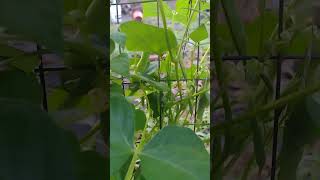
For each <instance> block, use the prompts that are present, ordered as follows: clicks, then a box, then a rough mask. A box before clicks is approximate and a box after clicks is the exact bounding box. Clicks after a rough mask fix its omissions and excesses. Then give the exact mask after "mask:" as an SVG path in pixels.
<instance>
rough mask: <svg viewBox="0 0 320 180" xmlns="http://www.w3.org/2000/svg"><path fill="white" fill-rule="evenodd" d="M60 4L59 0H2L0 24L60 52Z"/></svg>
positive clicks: (10, 30)
mask: <svg viewBox="0 0 320 180" xmlns="http://www.w3.org/2000/svg"><path fill="white" fill-rule="evenodd" d="M62 5H63V2H62V1H61V0H45V1H43V0H32V1H19V0H4V1H2V2H1V6H0V12H1V13H0V26H2V27H4V28H6V29H7V30H8V31H9V33H12V34H19V35H20V36H22V37H23V38H26V39H28V40H34V41H37V42H39V43H41V44H42V45H44V46H46V47H47V48H49V49H50V50H53V51H55V52H58V53H61V52H62V50H63V48H62V47H63V38H62V32H61V29H62V12H63V8H62V7H63V6H62ZM13 22H14V23H13ZM48 22H50V23H48Z"/></svg>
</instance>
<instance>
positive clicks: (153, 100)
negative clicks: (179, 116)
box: [148, 92, 160, 118]
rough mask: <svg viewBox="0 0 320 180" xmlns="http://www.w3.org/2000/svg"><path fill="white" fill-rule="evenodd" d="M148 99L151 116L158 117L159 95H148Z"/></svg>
mask: <svg viewBox="0 0 320 180" xmlns="http://www.w3.org/2000/svg"><path fill="white" fill-rule="evenodd" d="M148 99H149V103H150V104H149V105H150V108H151V109H152V112H153V113H152V116H153V118H157V117H159V116H160V102H159V100H160V98H159V93H157V92H154V93H151V94H149V95H148Z"/></svg>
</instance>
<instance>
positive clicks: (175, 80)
mask: <svg viewBox="0 0 320 180" xmlns="http://www.w3.org/2000/svg"><path fill="white" fill-rule="evenodd" d="M163 1H176V0H163ZM143 3H157V26H158V27H160V9H159V2H158V1H157V0H148V1H135V2H125V3H124V2H119V0H116V3H110V7H112V6H116V24H120V17H119V12H118V6H121V5H126V4H143ZM200 4H201V3H199V7H198V8H199V9H198V10H199V12H198V26H200V25H201V12H200V10H201V9H200V8H201V6H200ZM186 43H191V42H189V41H188V42H186ZM119 51H120V52H121V49H120V48H119ZM196 53H197V54H196V56H197V57H196V63H197V65H196V72H197V73H198V72H199V62H200V44H199V46H198V47H197V52H196ZM160 66H161V61H160V58H158V75H159V79H158V81H159V82H166V81H171V82H177V83H180V82H182V81H184V82H187V81H194V83H195V87H196V89H195V93H197V92H198V91H199V89H198V82H199V81H201V80H207V79H201V78H198V79H169V80H167V79H161V77H160ZM129 84H131V83H130V82H125V81H124V79H123V78H122V88H123V91H125V85H129ZM162 98H163V92H160V94H159V100H160V113H159V115H160V117H159V128H160V129H161V128H162V126H163V115H162V114H163V106H164V102H163V100H162ZM198 101H199V96H196V97H195V108H194V122H193V123H190V124H189V125H193V130H194V131H196V125H197V124H196V123H197V122H196V119H197V118H196V117H197V105H198ZM200 125H205V126H207V125H208V124H200Z"/></svg>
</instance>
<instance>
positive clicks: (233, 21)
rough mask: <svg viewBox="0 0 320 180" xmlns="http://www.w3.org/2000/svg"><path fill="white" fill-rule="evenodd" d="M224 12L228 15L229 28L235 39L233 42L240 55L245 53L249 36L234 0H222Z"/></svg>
mask: <svg viewBox="0 0 320 180" xmlns="http://www.w3.org/2000/svg"><path fill="white" fill-rule="evenodd" d="M221 4H222V7H223V10H224V14H225V16H226V19H227V22H228V26H229V30H230V33H231V36H232V39H233V43H234V45H235V47H236V49H237V51H238V53H239V54H240V55H245V54H246V52H247V47H246V44H247V39H246V38H247V36H246V33H245V29H244V25H243V23H242V22H241V19H240V16H239V15H238V12H237V10H236V8H235V3H234V0H224V1H221Z"/></svg>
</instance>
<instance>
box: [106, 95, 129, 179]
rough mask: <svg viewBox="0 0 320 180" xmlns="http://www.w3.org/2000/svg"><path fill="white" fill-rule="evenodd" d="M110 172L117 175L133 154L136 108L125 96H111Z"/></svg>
mask: <svg viewBox="0 0 320 180" xmlns="http://www.w3.org/2000/svg"><path fill="white" fill-rule="evenodd" d="M110 127H111V128H110V129H111V131H110V146H111V148H110V158H111V167H110V170H111V172H110V174H111V175H115V174H116V173H117V172H119V171H120V169H121V167H122V166H124V165H125V163H126V162H127V161H130V160H131V156H132V155H133V148H134V145H133V139H134V129H135V128H134V109H133V108H132V106H131V105H130V104H129V103H128V102H127V100H126V99H125V97H124V96H121V95H113V96H111V97H110Z"/></svg>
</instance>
